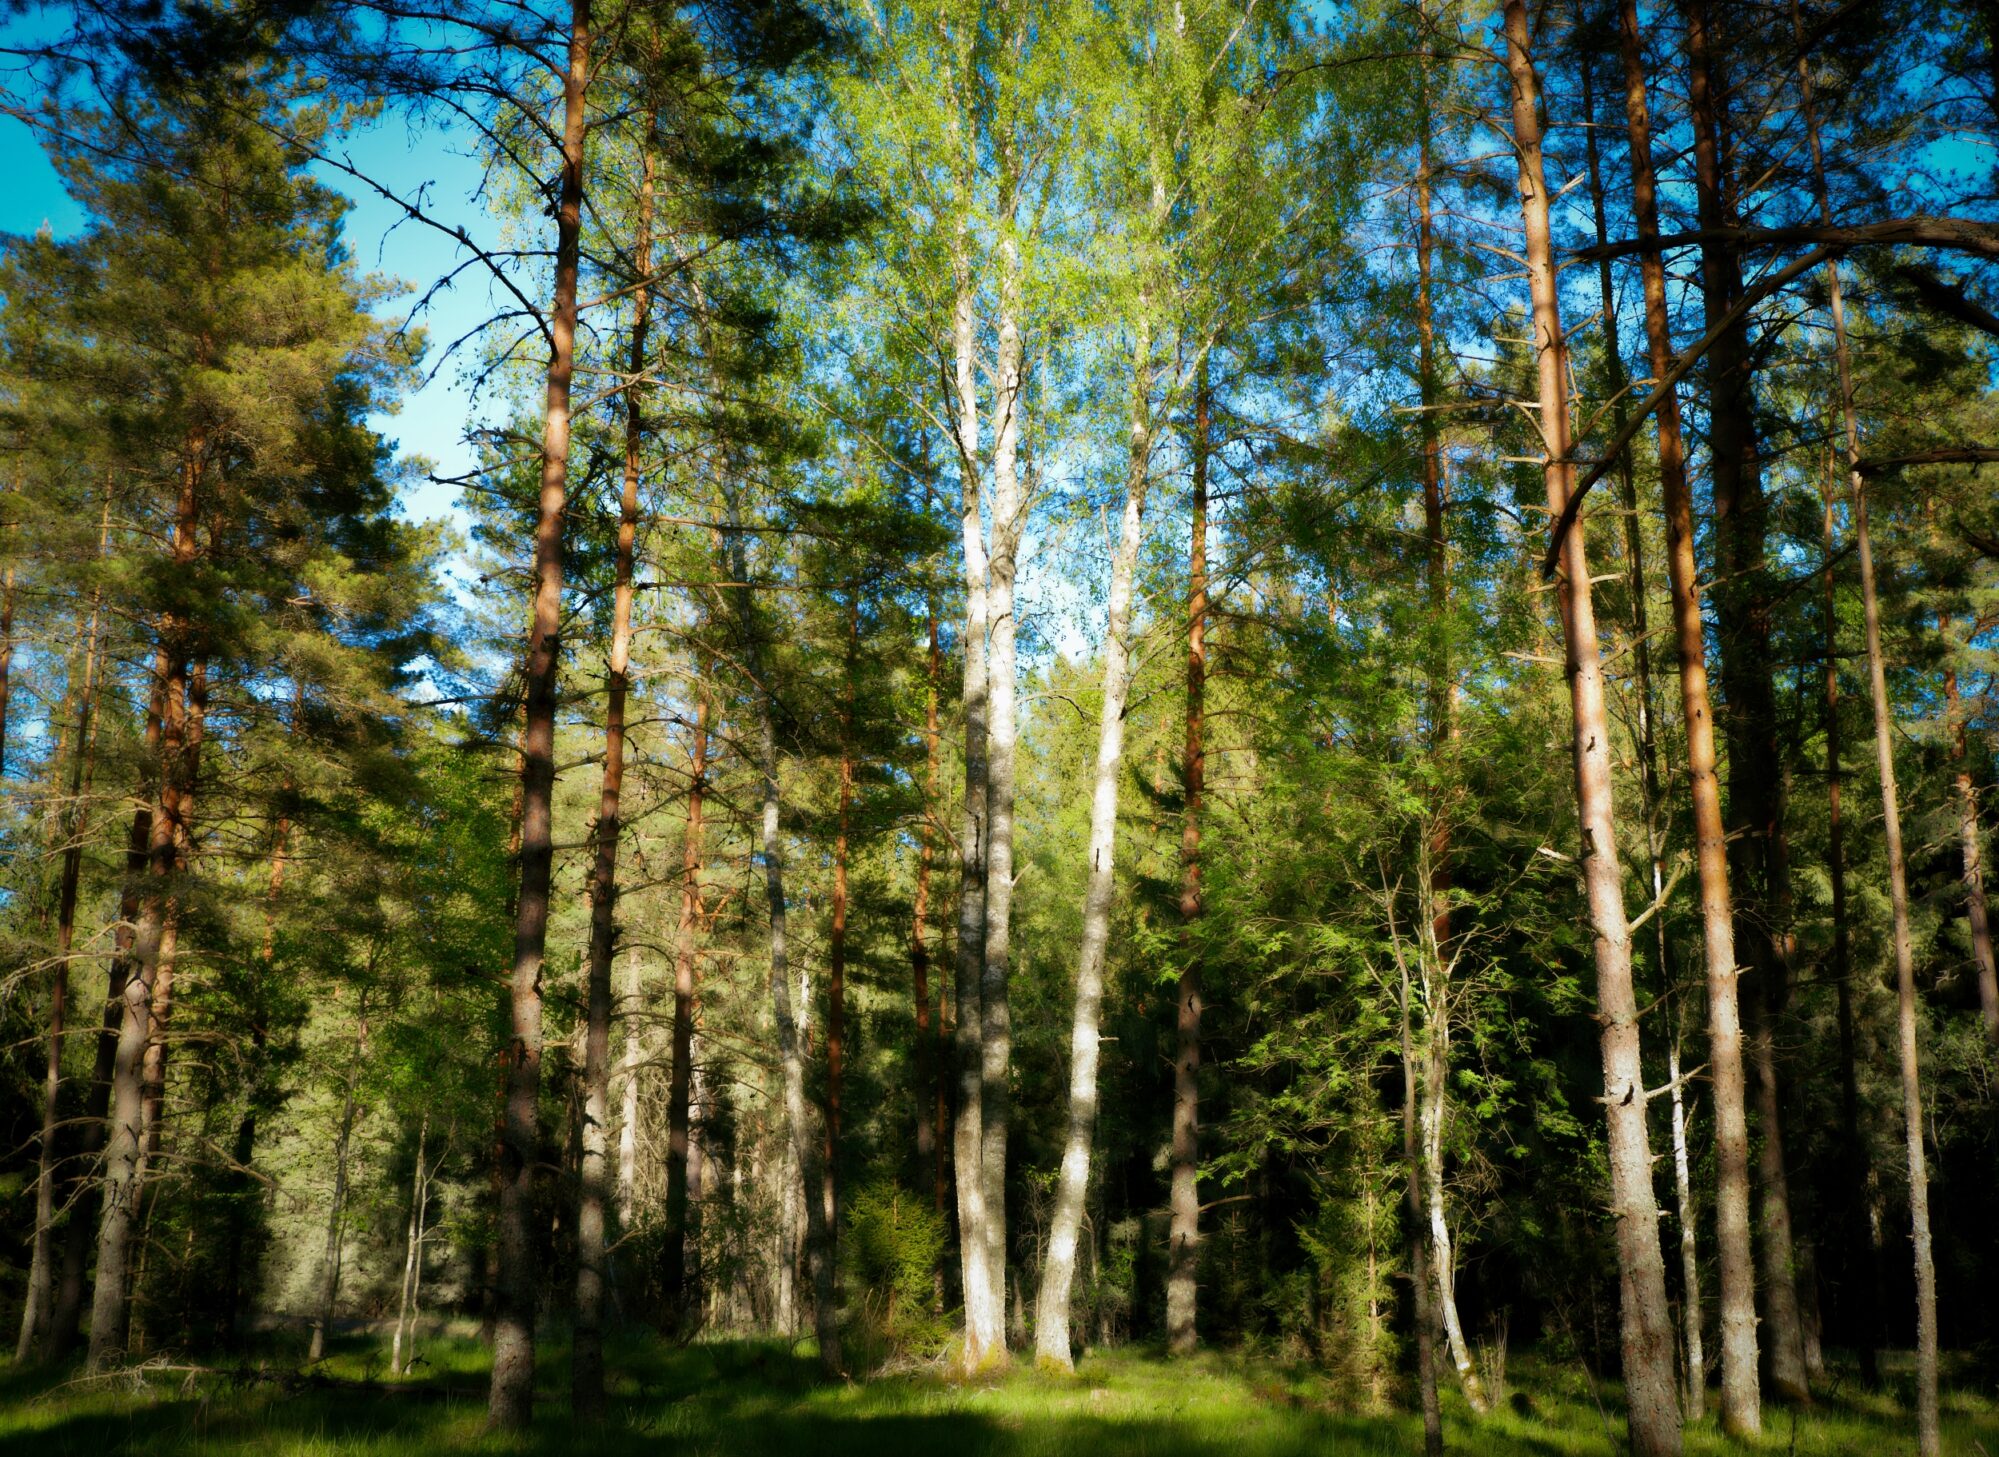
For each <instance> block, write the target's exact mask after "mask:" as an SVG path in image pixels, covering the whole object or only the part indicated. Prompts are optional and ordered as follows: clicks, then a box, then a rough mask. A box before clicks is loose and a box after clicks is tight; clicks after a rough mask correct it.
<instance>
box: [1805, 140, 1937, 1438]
mask: <svg viewBox="0 0 1999 1457" xmlns="http://www.w3.org/2000/svg"><path fill="white" fill-rule="evenodd" d="M1806 119H1807V129H1808V131H1809V133H1810V136H1811V141H1812V153H1813V162H1814V169H1813V170H1814V181H1815V182H1816V184H1817V188H1818V195H1819V212H1820V216H1821V217H1822V218H1824V219H1827V220H1828V226H1830V222H1829V219H1830V217H1831V212H1832V208H1831V204H1830V202H1829V200H1828V198H1827V195H1826V190H1825V172H1824V166H1823V163H1822V162H1821V161H1820V158H1819V150H1818V125H1817V122H1816V121H1815V120H1813V119H1812V118H1811V115H1810V113H1809V111H1808V112H1807V114H1806ZM1826 283H1827V288H1828V292H1829V294H1830V302H1831V305H1832V334H1833V352H1834V357H1835V360H1836V363H1837V365H1838V369H1839V399H1840V413H1841V419H1842V423H1843V424H1844V427H1845V437H1846V464H1847V472H1848V479H1849V482H1850V489H1851V491H1852V510H1853V536H1854V543H1855V545H1856V546H1857V547H1858V548H1859V556H1860V600H1861V608H1862V615H1863V617H1864V620H1865V622H1866V627H1867V678H1868V687H1869V690H1870V696H1871V697H1872V699H1873V706H1874V757H1875V767H1876V769H1877V770H1878V772H1879V774H1880V778H1881V821H1882V823H1881V829H1882V835H1883V838H1884V839H1885V840H1886V841H1887V851H1888V899H1889V905H1890V908H1891V912H1892V921H1893V926H1894V942H1895V989H1896V1033H1897V1038H1896V1040H1897V1042H1898V1044H1899V1050H1900V1054H1901V1072H1902V1115H1903V1137H1904V1139H1905V1141H1906V1143H1907V1146H1908V1159H1909V1228H1910V1236H1911V1243H1912V1245H1913V1246H1914V1252H1915V1267H1916V1436H1917V1443H1918V1447H1919V1449H1920V1451H1921V1452H1922V1454H1923V1457H1936V1454H1938V1453H1939V1452H1941V1451H1942V1450H1943V1448H1942V1438H1941V1436H1940V1435H1939V1432H1938V1424H1937V1280H1936V1263H1935V1260H1934V1257H1933V1255H1932V1252H1931V1241H1930V1188H1929V1169H1928V1162H1927V1159H1926V1156H1925V1153H1924V1149H1923V1080H1922V1067H1921V1063H1920V1061H1919V1055H1918V1050H1917V1039H1916V963H1915V949H1914V944H1913V938H1912V936H1911V933H1910V929H1909V872H1908V863H1907V861H1906V860H1905V859H1904V857H1903V852H1902V810H1901V805H1900V803H1899V800H1898V797H1897V795H1896V790H1895V719H1894V709H1893V706H1892V705H1891V704H1890V703H1889V700H1888V674H1887V665H1886V660H1885V658H1884V656H1883V654H1882V651H1881V602H1880V597H1879V595H1878V593H1877V591H1876V588H1875V579H1874V544H1873V539H1872V536H1871V534H1870V533H1869V530H1868V522H1867V485H1866V478H1865V477H1864V476H1863V475H1862V474H1861V471H1860V423H1859V413H1858V409H1857V407H1856V405H1855V403H1854V391H1853V362H1852V352H1851V349H1850V348H1849V345H1848V341H1847V333H1846V304H1845V300H1844V298H1843V297H1842V294H1841V288H1840V277H1839V264H1838V263H1837V261H1834V262H1830V263H1828V264H1827V265H1826Z"/></svg>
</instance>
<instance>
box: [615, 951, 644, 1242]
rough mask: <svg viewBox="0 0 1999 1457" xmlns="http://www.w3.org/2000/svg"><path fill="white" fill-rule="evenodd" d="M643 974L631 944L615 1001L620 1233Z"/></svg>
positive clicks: (631, 1153) (633, 1142)
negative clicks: (620, 1039)
mask: <svg viewBox="0 0 1999 1457" xmlns="http://www.w3.org/2000/svg"><path fill="white" fill-rule="evenodd" d="M643 970H644V968H643V964H642V963H641V961H640V959H639V947H638V943H637V942H636V941H634V942H633V943H632V944H631V946H630V947H629V948H628V949H627V950H626V952H625V984H624V988H623V991H622V993H621V995H620V998H619V1000H620V1001H621V1002H622V1003H623V1006H624V1023H625V1046H624V1052H623V1054H622V1055H621V1056H620V1057H619V1059H618V1224H619V1226H620V1227H621V1228H624V1229H630V1228H631V1227H632V1213H633V1203H634V1201H635V1199H636V1198H637V1189H638V1176H639V1067H640V1065H641V1063H642V1061H643V1059H644V1054H645V1038H644V1036H643V1035H642V1032H641V1023H642V1021H643V1019H644V1016H645V980H644V975H643Z"/></svg>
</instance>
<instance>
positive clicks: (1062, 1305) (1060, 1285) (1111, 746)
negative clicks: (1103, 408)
mask: <svg viewBox="0 0 1999 1457" xmlns="http://www.w3.org/2000/svg"><path fill="white" fill-rule="evenodd" d="M1138 333H1139V339H1138V342H1137V344H1136V346H1135V349H1134V353H1133V369H1132V401H1131V452H1130V456H1129V462H1128V464H1127V466H1126V471H1125V494H1124V509H1123V511H1122V512H1121V513H1120V517H1119V523H1118V545H1117V555H1116V556H1114V557H1113V558H1112V559H1111V580H1110V601H1109V614H1108V617H1107V618H1106V622H1105V628H1104V690H1103V691H1104V699H1103V708H1102V711H1101V713H1100V714H1099V716H1098V719H1097V763H1096V772H1095V775H1094V778H1093V779H1092V781H1091V790H1090V843H1089V868H1088V871H1087V874H1086V877H1085V882H1084V886H1085V888H1084V892H1083V939H1082V946H1081V949H1080V951H1079V954H1078V956H1077V962H1076V1005H1075V1013H1074V1018H1073V1020H1072V1022H1071V1024H1070V1033H1069V1119H1068V1127H1067V1132H1066V1135H1065V1137H1064V1140H1063V1145H1062V1167H1061V1173H1060V1176H1059V1178H1058V1181H1057V1183H1056V1188H1055V1208H1054V1212H1053V1214H1052V1215H1051V1216H1050V1220H1049V1231H1048V1250H1047V1253H1046V1255H1045V1256H1044V1257H1043V1259H1042V1264H1041V1289H1040V1292H1039V1295H1038V1297H1037V1300H1036V1305H1035V1318H1034V1340H1035V1358H1036V1360H1037V1361H1038V1362H1043V1363H1046V1364H1049V1365H1052V1366H1054V1367H1056V1368H1057V1369H1059V1370H1063V1371H1067V1370H1070V1369H1072V1367H1073V1365H1074V1361H1073V1356H1072V1353H1071V1345H1072V1336H1071V1330H1070V1326H1071V1321H1070V1296H1071V1292H1072V1290H1073V1287H1074V1282H1075V1274H1076V1250H1077V1245H1078V1243H1079V1240H1080V1238H1081V1234H1082V1226H1083V1210H1084V1205H1085V1203H1086V1201H1087V1199H1088V1197H1089V1189H1090V1153H1091V1147H1092V1144H1093V1142H1094V1140H1095V1138H1096V1127H1097V1101H1098V1087H1097V1061H1098V1051H1099V1032H1100V1030H1101V1017H1102V1010H1103V996H1104V952H1105V948H1106V947H1107V946H1108V945H1109V942H1110V923H1111V904H1112V901H1113V900H1114V898H1115V896H1116V893H1117V877H1116V870H1115V866H1116V858H1117V810H1118V787H1119V782H1120V776H1121V775H1122V773H1123V765H1124V728H1125V724H1124V715H1125V704H1126V701H1127V699H1128V698H1129V695H1130V693H1131V599H1132V584H1133V581H1134V580H1135V578H1136V577H1137V574H1138V554H1139V550H1140V547H1141V546H1142V544H1143V541H1144V534H1145V533H1144V522H1145V500H1146V494H1147V489H1148V487H1149V485H1150V482H1151V461H1152V374H1153V368H1152V358H1151V354H1152V346H1151V338H1150V332H1149V330H1147V329H1146V328H1144V327H1143V326H1142V325H1141V327H1140V329H1139V331H1138ZM1196 448H1197V450H1198V449H1200V447H1198V446H1197V447H1196ZM1198 469H1200V468H1199V467H1197V470H1198ZM1197 478H1198V477H1197Z"/></svg>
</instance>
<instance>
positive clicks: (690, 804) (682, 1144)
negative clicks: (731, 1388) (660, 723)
mask: <svg viewBox="0 0 1999 1457" xmlns="http://www.w3.org/2000/svg"><path fill="white" fill-rule="evenodd" d="M699 677H700V685H699V687H698V688H697V689H696V697H695V703H694V738H693V742H692V744H691V745H690V750H689V756H688V764H687V776H688V787H687V827H686V831H685V833H684V834H683V836H682V837H681V846H680V922H679V925H678V926H677V927H676V928H675V942H674V951H673V1064H672V1068H671V1070H670V1072H669V1074H668V1078H669V1081H668V1085H667V1114H666V1124H667V1132H666V1145H667V1147H666V1251H665V1256H664V1260H665V1269H664V1271H663V1280H664V1284H665V1286H666V1292H667V1298H668V1300H669V1301H670V1302H671V1303H672V1304H673V1307H674V1310H673V1315H674V1318H675V1319H676V1320H684V1319H685V1317H686V1315H687V1310H686V1307H685V1298H686V1292H687V1239H688V1227H687V1225H688V1219H687V1172H688V1167H689V1160H690V1159H691V1158H692V1157H693V1140H692V1137H691V1128H692V1118H691V1116H690V1112H691V1108H692V1094H693V1087H694V998H695V991H696V987H697V984H698V981H699V977H698V975H697V972H698V952H699V949H700V936H701V914H702V906H701V863H702V862H701V857H702V853H703V852H702V835H703V824H702V821H703V816H704V815H705V813H706V808H707V798H708V682H707V664H706V662H705V660H704V661H703V663H702V665H701V668H700V673H699Z"/></svg>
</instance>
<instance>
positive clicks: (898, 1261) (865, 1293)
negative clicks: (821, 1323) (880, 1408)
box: [840, 1179, 950, 1370]
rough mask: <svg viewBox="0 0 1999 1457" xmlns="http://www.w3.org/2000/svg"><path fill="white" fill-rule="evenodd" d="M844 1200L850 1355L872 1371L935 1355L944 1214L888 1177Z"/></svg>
mask: <svg viewBox="0 0 1999 1457" xmlns="http://www.w3.org/2000/svg"><path fill="white" fill-rule="evenodd" d="M843 1202H844V1205H845V1207H844V1209H843V1210H842V1213H843V1214H844V1215H845V1218H844V1220H843V1221H842V1224H841V1228H840V1274H841V1279H842V1281H843V1282H844V1284H845V1286H846V1290H847V1311H848V1317H847V1323H846V1325H847V1329H846V1337H845V1339H846V1340H847V1341H848V1343H849V1345H848V1350H849V1352H850V1353H851V1355H850V1359H852V1360H855V1361H857V1362H859V1363H860V1365H861V1369H863V1370H873V1369H875V1368H878V1367H880V1366H883V1365H885V1364H887V1363H888V1362H889V1361H890V1360H892V1359H896V1358H903V1359H908V1358H916V1359H925V1358H928V1357H930V1356H933V1355H935V1354H936V1353H937V1352H938V1351H940V1350H942V1349H943V1347H944V1343H945V1341H946V1340H947V1339H948V1337H949V1334H950V1326H949V1324H948V1323H947V1321H946V1320H945V1317H944V1312H943V1311H942V1309H941V1308H940V1303H939V1301H938V1298H937V1288H938V1281H939V1279H940V1271H941V1270H942V1269H943V1259H944V1240H945V1225H944V1216H943V1215H942V1214H941V1213H939V1212H938V1211H937V1210H935V1209H933V1208H931V1207H930V1204H929V1203H928V1202H927V1201H925V1200H921V1199H918V1198H916V1197H914V1196H912V1195H911V1194H910V1193H909V1192H908V1191H907V1190H905V1189H903V1188H901V1187H900V1186H898V1185H897V1184H896V1183H895V1182H894V1181H892V1180H887V1179H875V1180H871V1181H870V1182H868V1183H865V1184H863V1185H861V1187H859V1188H858V1189H856V1190H854V1191H853V1193H851V1194H849V1195H847V1196H846V1198H845V1200H844V1201H843Z"/></svg>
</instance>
